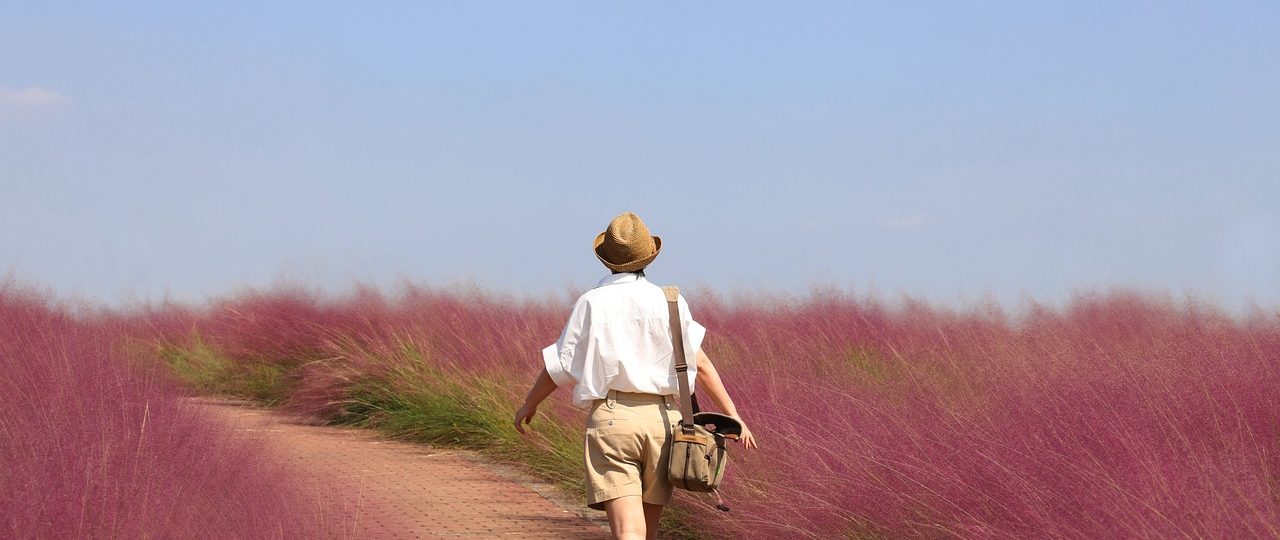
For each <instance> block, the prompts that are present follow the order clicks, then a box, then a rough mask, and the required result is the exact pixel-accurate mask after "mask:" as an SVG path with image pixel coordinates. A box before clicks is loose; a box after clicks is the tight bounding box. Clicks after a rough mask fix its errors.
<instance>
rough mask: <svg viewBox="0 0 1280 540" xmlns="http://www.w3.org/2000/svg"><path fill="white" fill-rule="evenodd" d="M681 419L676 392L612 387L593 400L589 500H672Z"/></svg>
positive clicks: (599, 505) (598, 504) (592, 503)
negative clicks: (670, 441)
mask: <svg viewBox="0 0 1280 540" xmlns="http://www.w3.org/2000/svg"><path fill="white" fill-rule="evenodd" d="M679 424H680V407H679V406H678V405H676V400H675V397H674V396H661V395H657V394H633V393H629V392H618V391H616V390H610V391H609V397H608V398H607V399H597V400H595V402H594V403H592V404H591V413H590V414H589V415H588V416H587V433H586V437H585V452H583V453H584V454H585V461H586V470H587V506H589V507H591V508H594V509H596V510H604V503H605V501H608V500H610V499H616V498H618V497H625V496H627V495H639V496H640V499H641V500H642V501H644V502H646V503H649V504H667V503H669V502H671V481H670V480H669V479H668V478H667V461H668V460H669V458H670V452H671V449H670V447H668V446H667V438H668V437H669V436H670V435H671V433H672V430H673V428H676V427H678V426H679Z"/></svg>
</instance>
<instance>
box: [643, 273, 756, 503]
mask: <svg viewBox="0 0 1280 540" xmlns="http://www.w3.org/2000/svg"><path fill="white" fill-rule="evenodd" d="M662 291H663V292H664V293H666V296H667V309H668V312H669V313H670V319H671V343H672V344H673V345H674V349H675V350H674V360H675V372H676V381H677V384H678V385H679V386H680V415H681V419H680V428H679V429H677V430H676V431H675V433H673V434H672V436H671V438H670V440H669V441H668V444H669V445H670V447H671V461H670V463H669V467H668V471H669V474H668V476H669V477H670V479H671V485H673V486H675V487H678V488H681V489H687V490H689V491H697V492H704V493H705V492H714V491H716V488H718V487H720V481H721V480H723V479H724V469H725V465H727V464H728V462H729V452H728V448H727V445H726V440H725V439H726V438H732V439H736V438H737V437H738V435H740V434H741V433H742V424H741V423H739V422H738V420H737V419H735V418H733V417H731V416H727V415H724V414H719V413H711V412H697V401H695V400H694V397H693V395H692V394H691V393H690V392H689V380H688V376H687V375H686V373H687V372H688V371H689V365H688V363H687V362H686V361H685V350H684V329H683V328H682V325H681V324H680V304H679V298H680V289H679V288H677V287H675V286H667V287H663V288H662ZM708 427H711V428H712V429H710V430H709V429H707V428H708ZM716 498H717V505H716V507H717V508H719V509H720V510H724V511H726V512H727V511H729V507H727V506H725V505H724V501H723V500H721V499H720V498H719V493H716Z"/></svg>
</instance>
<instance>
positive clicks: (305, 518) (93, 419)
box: [0, 283, 341, 538]
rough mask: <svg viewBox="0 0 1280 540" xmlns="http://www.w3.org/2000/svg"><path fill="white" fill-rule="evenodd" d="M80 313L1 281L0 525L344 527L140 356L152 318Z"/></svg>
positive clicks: (25, 530)
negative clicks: (134, 355) (134, 349)
mask: <svg viewBox="0 0 1280 540" xmlns="http://www.w3.org/2000/svg"><path fill="white" fill-rule="evenodd" d="M72 311H73V310H71V309H70V308H69V307H68V306H64V305H58V304H54V303H52V302H51V301H49V300H48V299H47V298H46V297H45V296H43V295H41V294H39V293H35V292H32V291H30V290H27V289H23V288H21V287H18V286H15V285H13V284H12V283H8V284H2V285H0V362H2V364H0V365H3V369H2V370H0V463H3V464H4V466H3V467H0V537H4V538H324V537H327V538H333V537H337V536H340V533H341V529H340V528H339V527H338V526H337V523H338V521H336V520H339V519H340V516H336V515H331V514H326V513H325V512H324V509H323V507H322V506H320V505H319V503H317V502H316V501H315V500H313V499H311V498H309V497H308V496H306V494H304V493H301V492H298V491H296V490H293V489H292V488H291V487H290V484H291V479H290V477H289V474H290V472H289V471H288V470H285V469H282V468H280V467H279V466H276V465H272V464H270V463H269V462H267V461H264V460H263V459H262V458H261V456H260V451H261V449H260V447H259V446H258V445H257V443H255V442H254V441H253V440H250V439H246V438H244V437H236V436H235V435H234V434H233V433H231V432H229V431H228V429H227V428H225V427H224V426H222V425H220V424H215V423H213V422H212V421H211V420H210V419H207V418H205V417H203V416H200V413H199V412H198V411H196V410H194V409H192V408H191V407H190V406H189V404H187V403H186V402H184V401H182V400H181V399H180V396H182V395H183V391H182V390H181V389H180V388H179V387H177V386H175V384H174V383H173V382H172V381H171V380H170V379H169V378H167V377H164V376H163V375H162V374H160V373H157V372H155V371H154V369H152V370H147V369H144V368H142V367H141V365H145V364H139V363H137V362H132V361H130V358H129V355H130V353H129V352H128V351H129V349H130V347H129V346H128V344H127V342H126V341H125V340H124V338H125V337H126V336H127V335H130V334H134V335H142V334H145V333H146V332H149V331H154V330H155V329H153V328H148V327H147V326H146V325H142V326H137V327H131V326H129V324H130V318H129V317H122V316H118V315H112V314H110V313H105V312H99V313H94V312H92V310H77V311H78V314H77V315H75V316H73V315H71V312H72ZM134 319H135V320H136V318H134ZM149 365H151V366H153V368H154V367H155V366H156V364H155V363H150V364H149Z"/></svg>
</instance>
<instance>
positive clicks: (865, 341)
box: [0, 287, 1280, 538]
mask: <svg viewBox="0 0 1280 540" xmlns="http://www.w3.org/2000/svg"><path fill="white" fill-rule="evenodd" d="M689 298H690V305H691V309H692V312H693V315H694V317H695V318H696V319H698V320H699V321H700V322H702V323H703V324H704V325H705V326H706V327H707V328H708V335H707V341H706V343H705V345H704V347H705V348H706V350H707V352H708V353H709V355H710V356H711V357H712V358H713V359H714V360H715V361H716V363H717V366H718V367H719V368H720V371H721V374H722V376H723V377H724V379H725V382H726V385H727V386H728V388H729V391H730V393H731V394H732V395H733V397H734V399H735V401H736V402H737V404H738V408H739V410H740V411H741V412H742V414H743V416H744V419H745V420H746V421H747V423H748V424H749V425H750V427H751V428H752V429H753V431H754V432H755V433H756V436H757V437H758V438H759V441H760V443H761V449H759V450H757V451H751V452H746V451H741V450H736V451H735V453H734V457H733V459H732V464H731V466H730V473H729V478H728V479H727V480H726V485H725V489H724V490H723V491H724V494H725V496H726V498H727V499H728V502H729V504H730V506H731V507H733V510H734V511H733V512H732V513H731V514H723V513H719V512H715V511H714V510H712V509H711V505H710V499H709V498H707V497H702V496H694V495H688V494H680V495H678V497H677V504H678V505H680V506H682V507H684V508H685V509H686V510H692V511H693V517H692V519H693V520H694V521H695V522H697V523H698V524H699V526H700V528H702V529H703V530H708V531H715V534H714V535H715V536H724V537H748V538H778V537H812V538H830V537H835V536H850V537H888V538H899V537H908V538H1178V537H1188V538H1199V537H1210V538H1243V537H1276V536H1280V500H1278V499H1277V494H1278V493H1280V490H1277V486H1276V478H1277V476H1276V473H1277V471H1278V470H1280V462H1277V455H1278V454H1280V374H1278V371H1280V369H1278V368H1280V365H1278V364H1280V313H1275V312H1263V311H1255V312H1253V313H1252V314H1250V315H1248V316H1228V315H1226V314H1224V313H1222V312H1220V311H1218V310H1216V309H1215V308H1213V307H1212V306H1210V305H1207V304H1202V303H1196V302H1192V301H1175V300H1172V299H1169V298H1166V297H1161V296H1155V295H1144V294H1137V293H1130V292H1109V293H1096V294H1084V295H1081V296H1079V297H1077V298H1076V299H1075V300H1074V301H1072V302H1070V303H1069V304H1068V305H1067V306H1066V307H1063V308H1058V309H1053V308H1048V307H1044V306H1038V305H1034V304H1026V305H1023V306H1021V307H1020V308H1019V309H1018V311H1017V312H1016V313H1009V312H1006V311H1004V310H1002V309H1001V308H1000V307H998V306H993V305H992V306H981V307H975V308H967V309H963V310H957V309H949V308H942V307H937V306H931V305H929V304H927V303H924V302H920V301H915V300H910V299H907V300H902V301H898V302H885V301H881V300H876V299H869V298H861V297H856V296H852V295H849V294H847V293H843V292H839V291H826V292H822V293H819V294H814V295H812V296H810V297H807V298H791V299H786V298H784V299H779V300H776V301H769V302H763V301H760V302H754V303H751V302H742V301H727V300H724V299H721V298H719V297H717V296H716V295H715V294H713V293H709V292H701V293H691V294H689ZM25 302H26V303H23V301H15V300H14V299H12V298H8V299H6V300H5V303H4V304H3V314H2V315H0V316H3V317H5V319H4V321H3V322H0V332H4V334H3V337H4V339H3V343H4V345H3V346H4V347H5V351H4V354H5V357H6V358H5V361H6V364H7V365H13V364H15V361H16V362H17V363H18V364H19V365H25V366H29V367H28V368H26V370H25V371H26V374H23V375H21V377H22V378H21V379H18V380H13V375H12V373H9V372H11V371H13V370H12V369H7V370H6V374H5V376H6V377H9V379H6V380H4V384H5V386H6V388H7V389H8V390H6V391H5V393H4V396H3V397H0V399H4V400H6V401H5V403H4V406H5V408H4V411H5V423H4V429H5V430H6V432H5V442H4V445H5V446H4V448H3V452H5V454H4V455H3V456H2V457H3V458H4V459H5V460H6V462H16V463H20V465H19V466H18V467H16V468H15V469H11V470H9V471H7V472H6V473H5V474H6V476H5V477H3V478H4V482H5V483H6V485H17V486H28V487H30V486H36V485H39V486H41V487H40V490H39V492H38V493H37V494H35V495H33V494H31V493H28V494H26V495H21V494H20V495H16V496H12V495H11V496H9V498H7V499H5V500H4V501H5V502H4V507H3V508H2V510H3V512H4V513H3V516H4V517H5V519H6V522H5V523H6V526H9V525H7V524H10V523H17V525H12V526H13V527H15V530H23V531H30V530H44V529H39V527H41V526H42V525H41V523H48V522H49V521H48V520H50V519H52V520H53V522H55V523H67V524H69V525H63V526H65V527H67V528H66V529H57V531H77V530H85V529H83V528H80V529H77V528H76V527H84V525H76V524H77V523H84V521H81V518H80V517H79V516H80V513H81V512H83V511H85V510H84V509H85V508H89V509H90V510H89V511H90V512H91V516H92V517H91V519H89V521H88V523H90V525H89V526H90V527H94V528H95V529H94V530H113V529H106V527H116V526H117V525H114V524H115V523H120V525H118V527H121V529H120V530H129V531H132V530H136V529H126V528H128V527H147V526H153V525H154V524H156V523H164V524H168V523H175V522H179V523H180V522H182V521H184V520H183V519H179V518H178V517H177V516H178V515H184V516H185V514H181V513H182V512H189V511H190V508H191V507H197V508H202V509H205V510H206V512H203V513H200V515H206V514H208V513H209V512H208V511H207V505H208V504H211V503H209V501H211V500H216V501H217V504H219V505H222V506H218V508H219V510H218V512H219V513H221V514H222V515H226V514H228V513H233V512H244V513H252V512H255V511H256V512H259V514H260V517H256V518H253V519H251V520H250V521H252V522H253V523H254V525H253V526H252V527H251V529H252V530H265V529H268V528H269V527H271V525H270V524H269V522H270V520H271V519H280V520H285V519H295V518H298V516H296V515H291V514H289V503H288V502H287V500H286V499H287V497H286V496H285V495H282V494H276V493H273V492H270V491H269V490H266V489H263V488H262V486H260V485H259V484H258V483H254V482H252V481H247V480H246V481H245V483H244V485H241V486H238V487H236V488H235V489H238V490H242V491H243V492H244V493H246V495H239V496H231V497H222V498H221V499H218V498H217V497H216V494H217V493H225V492H226V489H228V488H226V487H224V486H223V485H222V484H221V480H219V481H218V482H214V481H213V480H212V478H214V477H217V478H223V477H224V475H216V476H211V473H212V471H214V470H218V468H219V467H222V468H230V467H232V465H230V463H232V462H234V461H235V459H234V458H233V457H232V456H234V455H237V454H236V450H235V449H232V448H218V449H217V451H216V452H215V451H213V450H208V449H206V448H205V447H207V446H209V445H208V444H201V445H193V444H184V441H190V440H192V439H197V440H202V441H213V440H215V437H214V436H213V435H211V434H210V428H209V427H207V426H203V425H202V424H200V423H199V422H196V421H195V420H194V419H182V416H181V411H180V410H178V409H176V408H175V406H174V405H173V403H174V401H173V400H172V399H168V398H162V397H159V396H168V395H170V394H168V393H166V392H167V390H163V391H162V390H161V389H160V388H159V387H158V386H152V385H157V384H158V383H156V382H154V381H153V380H152V379H147V378H143V379H129V381H132V382H127V381H126V380H125V378H123V377H121V376H118V375H113V374H115V373H117V372H116V371H114V370H116V369H117V368H116V367H112V366H114V364H109V363H107V362H105V360H100V359H102V358H105V355H103V354H100V352H97V349H94V348H93V347H94V346H95V344H97V343H103V342H115V343H118V342H120V336H122V335H124V336H130V337H131V338H134V340H141V341H142V342H155V341H160V342H168V343H189V342H190V341H191V340H193V339H197V338H198V339H199V340H200V341H201V342H202V343H206V344H209V345H211V346H213V347H216V348H217V349H218V350H220V351H223V352H224V353H225V354H227V355H228V356H229V357H231V358H233V359H235V360H237V361H242V362H268V363H276V364H280V365H283V366H288V368H289V370H290V371H289V373H290V374H291V375H290V376H291V377H292V386H291V388H292V390H291V392H290V393H289V395H288V398H287V399H286V400H285V402H284V406H286V407H288V408H291V409H294V410H298V411H303V412H309V413H311V414H317V415H320V416H325V415H331V414H332V413H333V410H334V409H335V408H336V407H341V405H342V403H344V400H346V399H347V390H348V389H349V387H350V385H351V384H353V382H354V381H359V380H361V379H362V378H363V377H370V376H377V375H378V374H379V373H386V372H389V371H392V370H394V369H395V368H396V365H397V363H398V362H404V361H406V360H405V358H406V357H407V356H406V355H405V354H404V351H406V350H412V351H417V352H418V353H420V355H421V358H423V359H424V360H425V361H426V362H427V363H429V364H431V365H433V366H435V367H437V368H439V369H440V370H441V371H440V372H441V373H443V375H441V376H444V377H456V378H459V379H460V380H464V379H465V380H478V379H483V380H485V381H489V382H491V383H495V384H496V385H497V386H498V387H499V388H501V389H502V390H501V391H500V392H501V393H503V396H501V400H500V401H502V402H503V403H506V404H509V405H510V406H511V407H513V408H514V406H515V405H516V404H518V401H519V399H521V398H522V397H523V395H524V393H525V391H527V389H528V384H529V383H530V382H531V381H532V380H533V377H534V375H535V374H536V373H537V370H538V369H539V366H540V356H539V354H538V351H539V350H540V349H541V348H542V347H544V346H545V345H547V344H549V343H551V342H553V341H554V340H555V339H556V338H557V337H558V335H559V332H560V329H561V325H562V324H563V322H564V318H565V317H566V316H567V314H568V308H569V305H570V304H569V301H568V299H560V300H544V301H528V300H518V299H512V298H507V297H498V296H495V295H492V294H488V293H484V292H478V291H462V292H444V291H438V290H430V289H422V288H415V287H405V288H403V289H401V290H399V291H397V292H396V293H395V294H384V293H380V292H378V291H376V290H372V289H367V288H362V289H359V290H357V291H356V292H354V293H352V294H350V295H348V296H345V297H342V298H325V297H319V296H316V295H312V294H308V293H307V292H305V291H303V290H299V289H280V290H275V291H258V292H249V293H243V294H240V295H237V296H232V297H228V298H224V299H222V300H219V301H216V302H213V303H211V304H210V305H208V306H204V307H199V308H188V307H180V306H159V307H153V308H148V309H139V310H134V311H132V312H129V313H126V314H110V313H105V314H99V315H96V316H95V319H94V321H93V322H92V324H87V325H82V324H79V323H74V324H73V323H72V322H71V321H69V320H67V319H66V317H65V316H63V315H59V314H58V313H57V312H56V311H55V310H51V309H50V308H48V307H47V306H41V305H38V304H37V305H35V306H34V307H31V304H32V303H31V301H29V300H27V301H25ZM32 310H34V311H35V312H36V313H37V314H38V315H39V316H38V317H37V319H39V320H38V321H35V322H32V321H31V320H29V319H30V315H28V313H29V312H32ZM24 317H26V318H24ZM67 335H70V336H72V337H71V338H70V339H68V338H67V337H65V336H67ZM60 347H61V349H60ZM67 347H70V348H69V349H68V348H67ZM72 357H76V358H81V357H83V358H86V359H94V360H80V361H78V363H76V364H71V363H68V362H65V361H64V359H66V358H72ZM15 359H16V360H15ZM20 371H21V370H20ZM113 376H114V377H115V378H112V377H113ZM68 380H70V381H74V382H67V381H68ZM121 392H123V393H127V394H128V395H129V396H135V397H129V398H127V399H123V400H122V399H120V398H118V397H116V396H115V394H116V393H121ZM149 392H156V394H155V395H156V396H157V397H155V398H153V399H155V401H154V402H152V404H151V405H150V409H149V412H147V411H148V409H146V405H145V404H146V403H147V402H146V400H145V398H143V397H142V396H144V395H152V394H150V393H149ZM567 399H568V396H567V392H564V391H563V390H562V391H558V392H557V394H556V395H555V396H554V397H553V398H552V401H553V403H550V404H549V405H548V406H544V407H543V411H544V413H545V414H544V416H543V417H542V418H540V419H539V421H538V422H556V423H560V424H562V425H568V426H574V427H576V426H580V425H581V423H582V421H583V418H582V415H583V413H582V412H581V411H576V410H573V409H571V408H570V407H568V406H567V403H566V402H567ZM122 403H123V404H124V405H122ZM140 403H141V404H140ZM144 413H145V414H147V415H149V416H148V417H149V418H151V420H150V423H149V424H148V425H149V426H152V425H159V426H161V427H155V428H151V427H149V428H148V431H147V437H148V438H146V439H141V440H143V441H144V443H143V446H142V447H143V448H145V450H143V451H140V452H139V451H137V450H135V448H137V447H138V441H139V440H140V433H141V430H140V428H139V423H140V419H141V417H142V416H143V415H144ZM162 419H163V420H162ZM538 422H535V424H534V429H538V426H539V423H538ZM104 423H105V424H104ZM89 425H92V426H93V427H92V428H90V427H85V426H89ZM104 425H106V426H109V428H105V429H104V427H103V426H104ZM195 425H200V426H201V427H198V428H196V427H189V426H195ZM164 426H167V427H164ZM153 429H154V431H152V430H153ZM165 430H168V431H165ZM33 433H42V434H40V435H38V436H32V435H31V434H33ZM153 433H154V436H153ZM16 434H25V435H26V438H30V439H31V440H30V441H26V440H21V438H19V437H16V436H15V435H16ZM148 441H150V442H148ZM149 444H154V445H155V446H154V447H151V446H147V445H149ZM78 448H84V450H74V449H78ZM104 449H106V450H104ZM201 451H204V452H208V454H207V455H206V456H205V457H203V458H199V459H203V460H204V462H205V463H208V464H209V465H207V466H205V467H198V468H196V467H189V468H185V469H177V470H171V469H165V467H166V466H167V465H164V464H162V463H161V462H162V461H163V462H166V463H168V462H172V461H179V462H183V463H194V462H197V461H198V459H197V458H196V457H194V456H193V457H183V458H182V459H172V458H174V457H175V456H179V455H184V456H185V455H186V454H184V453H195V452H201ZM104 454H105V455H106V456H107V458H102V459H108V458H109V459H111V460H116V461H111V463H112V465H110V468H111V469H110V470H111V472H110V473H104V472H102V470H103V467H105V466H104V465H100V464H99V462H98V461H97V460H98V459H99V456H102V455H104ZM50 456H61V457H50ZM157 456H158V457H157ZM135 463H138V464H141V465H142V466H137V467H136V468H137V469H139V470H143V471H148V472H146V473H140V472H132V471H133V470H134V468H135V467H134V465H133V464H135ZM154 471H159V472H154ZM206 471H208V472H206ZM86 474H87V475H88V478H89V480H86V479H84V478H83V476H84V475H86ZM149 474H156V475H162V476H163V477H164V478H166V480H165V481H164V482H155V481H148V480H147V479H148V478H150V477H149V476H148V475H149ZM11 483H12V484H11ZM54 486H57V487H54ZM175 486H181V487H175ZM6 491H10V490H7V489H6ZM179 492H180V493H181V495H178V493H179ZM82 493H89V494H90V495H87V496H86V497H89V498H92V499H93V500H96V501H98V502H97V503H94V504H89V503H86V502H85V500H79V499H75V497H81V494H82ZM33 497H34V499H33ZM179 497H180V498H182V499H184V503H185V502H187V501H190V500H193V499H194V500H197V501H199V503H198V504H196V503H193V504H191V505H189V506H188V505H185V504H177V503H172V504H171V503H164V504H161V503H159V502H157V501H162V500H164V501H170V500H173V499H175V498H179ZM255 497H256V498H258V499H254V498H255ZM229 499H230V500H229ZM241 499H248V500H252V501H254V502H253V504H243V501H242V500H241ZM273 505H275V506H273ZM250 506H252V508H250ZM147 509H150V510H147ZM14 516H16V517H14ZM33 516H45V517H33ZM170 516H172V517H170ZM14 519H17V520H18V521H13V520H14ZM42 520H43V521H42ZM290 523H293V522H292V521H290ZM148 524H152V525H148ZM44 526H47V525H44ZM154 526H159V525H154ZM165 526H168V525H165ZM174 526H177V525H174ZM226 526H228V527H229V526H231V525H226ZM297 526H301V525H297ZM32 527H34V528H35V529H32ZM165 530H167V529H165ZM228 532H229V533H230V532H231V531H228ZM126 536H127V535H126ZM161 536H163V535H161ZM178 536H182V535H181V534H178ZM230 536H234V534H230Z"/></svg>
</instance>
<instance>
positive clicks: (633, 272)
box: [613, 268, 644, 277]
mask: <svg viewBox="0 0 1280 540" xmlns="http://www.w3.org/2000/svg"><path fill="white" fill-rule="evenodd" d="M613 273H615V274H640V277H644V268H641V269H639V270H632V271H630V272H619V271H617V270H614V271H613Z"/></svg>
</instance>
